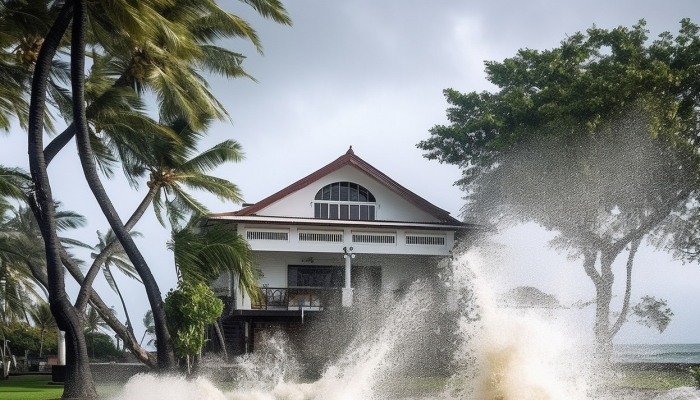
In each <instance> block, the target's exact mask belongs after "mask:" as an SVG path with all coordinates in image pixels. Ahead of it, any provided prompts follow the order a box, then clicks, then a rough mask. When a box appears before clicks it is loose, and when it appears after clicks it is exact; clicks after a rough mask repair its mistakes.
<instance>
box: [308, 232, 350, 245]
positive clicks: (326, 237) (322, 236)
mask: <svg viewBox="0 0 700 400" xmlns="http://www.w3.org/2000/svg"><path fill="white" fill-rule="evenodd" d="M299 241H300V242H327V243H342V242H343V234H342V233H337V232H299Z"/></svg>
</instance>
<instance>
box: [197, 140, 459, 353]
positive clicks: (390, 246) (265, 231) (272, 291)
mask: <svg viewBox="0 0 700 400" xmlns="http://www.w3.org/2000/svg"><path fill="white" fill-rule="evenodd" d="M209 223H223V224H229V225H230V226H231V229H233V230H235V231H236V232H237V233H238V234H240V235H242V236H243V237H244V238H246V239H247V240H248V242H249V244H250V246H251V248H252V250H253V252H254V255H255V259H256V261H257V263H258V267H259V269H260V270H261V271H262V273H263V276H262V277H261V279H260V281H259V283H260V286H261V288H262V290H263V293H264V297H265V300H264V301H262V302H260V303H251V300H250V298H249V297H243V296H241V294H240V293H238V291H237V285H236V282H235V280H234V279H231V278H230V277H228V276H222V277H221V278H220V279H219V280H218V281H217V282H215V283H214V285H213V287H214V289H215V291H216V292H217V294H218V295H219V296H221V297H225V298H227V299H228V310H227V312H226V315H225V316H224V318H222V325H223V327H224V331H225V336H226V339H227V342H228V346H230V347H231V350H232V352H233V353H234V354H236V353H242V352H245V351H248V350H251V349H252V348H251V346H252V343H253V342H254V338H255V333H256V332H257V331H258V330H260V329H265V328H266V327H270V326H271V325H274V324H294V323H301V322H302V321H303V319H304V318H305V317H306V318H307V319H308V318H313V315H314V314H318V313H322V312H325V311H328V310H334V309H335V310H337V309H341V307H345V308H350V307H352V305H353V301H355V302H357V301H358V298H357V296H371V295H376V294H377V293H379V292H380V291H400V290H402V289H403V288H405V287H406V286H407V285H408V284H409V283H410V282H412V281H414V280H415V279H417V278H419V277H421V276H425V275H426V274H431V273H432V272H434V271H435V269H436V266H437V263H438V262H439V261H440V260H441V259H444V258H445V257H449V256H450V254H451V251H452V248H453V246H454V244H455V235H456V234H457V235H458V234H459V233H460V232H463V231H465V230H469V229H470V227H469V226H467V225H465V224H463V223H462V222H460V221H458V220H457V219H455V218H453V217H451V216H450V215H449V213H448V212H447V211H445V210H443V209H440V208H438V207H436V206H434V205H433V204H431V203H429V202H428V201H426V200H425V199H423V198H422V197H420V196H418V195H417V194H415V193H413V192H411V191H410V190H408V189H406V188H405V187H403V186H401V185H400V184H398V183H397V182H396V181H394V180H393V179H391V178H389V177H388V176H387V175H385V174H384V173H382V172H381V171H379V170H377V169H376V168H374V167H373V166H371V165H370V164H368V163H367V162H365V161H364V160H362V159H361V158H359V157H358V156H356V155H355V153H354V152H353V150H352V147H351V148H350V149H349V150H348V151H347V153H345V154H344V155H343V156H341V157H339V158H338V159H336V160H335V161H333V162H331V163H330V164H328V165H326V166H325V167H323V168H321V169H319V170H317V171H316V172H314V173H312V174H310V175H308V176H306V177H304V178H302V179H301V180H299V181H297V182H295V183H293V184H291V185H289V186H287V187H286V188H284V189H282V190H280V191H278V192H276V193H274V194H273V195H271V196H269V197H267V198H265V199H263V200H261V201H259V202H257V203H255V204H245V205H244V208H243V209H241V210H239V211H235V212H228V213H221V214H213V215H210V216H209ZM358 287H362V288H364V289H363V290H362V291H359V290H356V289H357V288H358Z"/></svg>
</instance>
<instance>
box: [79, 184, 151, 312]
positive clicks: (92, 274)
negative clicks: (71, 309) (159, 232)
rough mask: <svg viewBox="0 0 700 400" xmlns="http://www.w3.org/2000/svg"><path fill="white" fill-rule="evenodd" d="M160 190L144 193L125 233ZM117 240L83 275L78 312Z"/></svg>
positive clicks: (106, 247)
mask: <svg viewBox="0 0 700 400" xmlns="http://www.w3.org/2000/svg"><path fill="white" fill-rule="evenodd" d="M159 189H160V186H158V185H153V187H151V188H150V189H149V190H148V193H146V196H145V197H144V198H143V200H142V201H141V204H139V206H138V207H137V208H136V210H135V211H134V213H133V214H132V215H131V218H129V220H128V221H126V224H125V225H124V229H125V230H126V231H127V232H130V231H131V230H132V229H133V228H134V226H135V225H136V223H137V222H138V221H139V220H140V219H141V217H143V214H145V213H146V210H147V209H148V206H149V205H150V204H151V202H152V201H153V198H155V196H156V193H157V192H158V190H159ZM119 243H120V242H119V240H114V241H112V242H110V243H107V246H105V248H104V249H103V250H102V252H100V254H99V255H98V256H97V257H96V258H95V260H94V261H93V262H92V265H91V266H90V269H89V270H88V273H87V274H86V275H85V278H84V279H83V283H82V284H81V286H80V292H78V299H77V300H76V302H75V306H76V307H77V308H78V310H81V311H84V310H85V307H86V306H87V303H88V297H89V296H88V292H89V288H92V284H93V283H94V282H95V279H96V278H97V274H98V273H99V272H100V266H101V265H103V264H104V263H105V261H106V260H107V258H108V257H109V256H111V255H112V254H113V253H114V251H115V250H116V249H117V246H118V245H119Z"/></svg>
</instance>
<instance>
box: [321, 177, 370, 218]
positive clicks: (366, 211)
mask: <svg viewBox="0 0 700 400" xmlns="http://www.w3.org/2000/svg"><path fill="white" fill-rule="evenodd" d="M314 200H315V201H314V217H315V218H322V219H349V220H360V221H374V220H375V218H376V202H377V200H376V199H375V198H374V195H373V194H372V192H370V191H369V190H367V188H365V187H364V186H362V185H358V184H357V183H353V182H335V183H331V184H330V185H326V186H324V187H323V188H322V189H321V190H319V191H318V193H316V197H315V198H314Z"/></svg>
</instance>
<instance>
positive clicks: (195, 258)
mask: <svg viewBox="0 0 700 400" xmlns="http://www.w3.org/2000/svg"><path fill="white" fill-rule="evenodd" d="M168 249H169V250H171V251H172V252H173V254H174V258H175V267H176V268H177V275H178V279H180V280H182V281H185V282H191V283H194V282H204V283H211V282H212V281H213V280H215V279H217V278H218V277H219V276H220V275H221V274H222V273H224V272H230V273H231V274H233V275H234V276H236V277H237V278H238V279H237V280H238V286H239V288H240V290H241V292H242V293H244V294H247V295H249V296H250V297H252V298H253V299H258V298H259V296H260V294H261V292H260V288H259V287H258V277H259V271H258V270H257V268H256V266H255V261H254V259H253V253H252V250H251V249H250V245H249V244H248V242H247V241H246V240H245V239H244V238H243V237H242V236H241V235H238V234H236V233H233V232H231V230H229V229H227V228H226V227H224V226H223V225H219V224H216V225H210V226H204V219H202V218H197V217H195V218H192V219H191V220H190V221H189V222H188V224H187V225H186V226H185V227H183V228H178V229H174V230H173V231H172V235H171V239H170V241H168Z"/></svg>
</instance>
